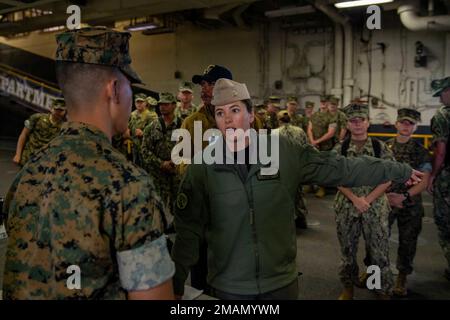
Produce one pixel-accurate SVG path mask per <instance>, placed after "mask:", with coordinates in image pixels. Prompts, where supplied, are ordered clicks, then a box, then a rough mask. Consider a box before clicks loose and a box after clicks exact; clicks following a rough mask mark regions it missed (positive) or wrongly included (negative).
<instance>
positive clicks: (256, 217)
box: [172, 79, 421, 299]
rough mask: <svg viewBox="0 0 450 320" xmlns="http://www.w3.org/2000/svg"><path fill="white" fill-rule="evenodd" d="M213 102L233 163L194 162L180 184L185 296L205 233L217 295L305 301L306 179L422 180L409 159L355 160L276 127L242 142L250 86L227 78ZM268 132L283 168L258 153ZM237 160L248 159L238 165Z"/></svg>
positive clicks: (179, 286) (179, 267) (178, 281)
mask: <svg viewBox="0 0 450 320" xmlns="http://www.w3.org/2000/svg"><path fill="white" fill-rule="evenodd" d="M212 104H213V105H214V106H215V120H216V123H217V128H218V129H219V130H220V131H221V133H222V135H223V136H224V137H226V138H225V139H216V141H215V143H218V142H221V143H222V145H223V149H224V150H225V152H224V156H223V160H225V161H219V162H221V163H218V162H216V163H214V164H205V163H202V164H191V165H189V166H188V168H187V171H186V174H185V176H184V179H183V181H182V183H181V185H180V189H179V192H178V195H177V199H176V210H175V228H176V233H177V235H176V240H175V244H174V247H173V251H172V257H173V259H174V261H175V265H176V274H175V276H174V279H173V281H174V290H175V294H176V295H177V296H178V297H181V296H182V295H183V290H184V282H185V281H186V278H187V276H188V272H189V268H190V267H191V266H192V265H194V264H195V263H196V261H197V259H198V246H199V243H200V240H201V239H203V238H204V239H206V242H207V244H208V270H209V271H208V275H207V280H208V284H209V285H210V287H211V294H212V295H213V296H215V297H217V298H219V299H297V297H298V285H297V269H296V255H297V241H296V232H295V223H294V217H295V196H296V192H297V189H298V186H299V185H300V184H320V185H329V186H336V185H340V186H348V187H351V186H361V185H378V184H380V183H382V182H386V181H390V180H393V181H399V182H406V181H409V182H411V183H412V181H417V180H420V177H421V173H419V172H417V171H414V170H412V169H411V168H410V167H409V166H408V165H405V164H401V163H396V162H392V161H384V160H381V159H377V158H372V157H360V158H355V159H347V158H344V157H342V156H339V155H337V154H336V153H335V152H319V151H317V150H316V149H315V148H313V147H311V146H309V145H305V146H299V145H296V144H293V143H291V142H289V141H288V140H286V139H284V138H283V137H278V136H276V137H275V136H273V135H276V133H272V135H270V134H269V135H263V134H258V135H256V136H250V138H249V137H248V136H247V137H244V138H243V139H244V140H243V141H244V142H245V143H244V144H240V143H239V142H241V141H240V140H239V139H237V140H236V139H234V138H230V133H231V134H234V133H235V132H236V130H237V129H242V130H244V131H247V130H249V129H250V128H251V124H252V123H253V121H254V119H255V117H254V114H253V111H252V104H251V100H250V94H249V92H248V90H247V87H246V86H245V84H241V83H238V82H235V81H232V80H228V79H219V80H218V81H217V82H216V84H215V87H214V91H213V101H212ZM241 138H242V137H241ZM266 138H267V141H269V145H270V146H271V151H272V153H271V156H272V159H278V160H277V161H274V160H273V161H274V162H277V163H276V164H275V167H276V170H267V169H268V168H267V166H268V164H267V163H266V164H263V163H264V161H263V160H262V159H260V158H258V157H257V161H253V160H254V159H255V158H254V157H253V156H254V155H255V154H257V153H258V154H261V148H263V147H264V146H265V144H264V141H265V140H266ZM273 141H274V142H278V145H277V147H278V148H276V147H275V148H274V145H275V144H273V143H271V142H273ZM223 142H225V143H223ZM216 150H217V149H216ZM274 153H276V154H274ZM240 156H242V158H240ZM236 159H245V161H244V162H243V163H241V164H239V161H238V163H237V164H236V161H233V160H236ZM222 162H223V163H222ZM255 162H256V163H255ZM230 163H233V164H230ZM270 165H271V167H273V163H272V164H270Z"/></svg>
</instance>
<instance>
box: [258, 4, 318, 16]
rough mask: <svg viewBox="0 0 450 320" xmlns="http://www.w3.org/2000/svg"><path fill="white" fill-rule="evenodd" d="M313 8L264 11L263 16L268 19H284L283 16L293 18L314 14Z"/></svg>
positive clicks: (308, 6)
mask: <svg viewBox="0 0 450 320" xmlns="http://www.w3.org/2000/svg"><path fill="white" fill-rule="evenodd" d="M315 11H316V9H314V7H313V6H311V5H307V6H303V7H287V8H281V9H278V10H272V11H266V12H265V13H264V14H265V15H266V17H268V18H277V17H285V16H294V15H298V14H305V13H312V12H315Z"/></svg>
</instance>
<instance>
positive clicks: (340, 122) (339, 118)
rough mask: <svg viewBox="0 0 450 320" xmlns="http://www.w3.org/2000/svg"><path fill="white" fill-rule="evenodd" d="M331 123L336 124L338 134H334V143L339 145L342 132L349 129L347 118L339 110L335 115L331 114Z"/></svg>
mask: <svg viewBox="0 0 450 320" xmlns="http://www.w3.org/2000/svg"><path fill="white" fill-rule="evenodd" d="M330 115H331V118H332V120H331V122H334V123H336V132H335V133H334V143H338V142H339V140H340V135H341V130H342V129H344V128H346V127H347V116H346V115H345V113H343V112H342V111H340V110H337V112H336V113H335V114H331V113H330Z"/></svg>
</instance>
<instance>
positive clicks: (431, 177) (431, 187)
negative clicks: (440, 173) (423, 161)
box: [427, 176, 435, 194]
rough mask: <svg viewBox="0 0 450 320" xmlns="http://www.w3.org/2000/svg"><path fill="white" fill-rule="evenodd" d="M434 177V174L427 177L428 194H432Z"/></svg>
mask: <svg viewBox="0 0 450 320" xmlns="http://www.w3.org/2000/svg"><path fill="white" fill-rule="evenodd" d="M434 178H435V176H430V177H429V178H428V185H427V191H428V192H429V193H430V194H433V191H434V187H433V184H434Z"/></svg>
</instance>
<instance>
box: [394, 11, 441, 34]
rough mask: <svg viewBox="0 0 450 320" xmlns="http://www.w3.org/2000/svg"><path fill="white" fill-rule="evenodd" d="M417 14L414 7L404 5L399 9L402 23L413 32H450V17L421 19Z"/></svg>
mask: <svg viewBox="0 0 450 320" xmlns="http://www.w3.org/2000/svg"><path fill="white" fill-rule="evenodd" d="M430 8H432V6H430ZM417 12H418V9H417V8H416V7H415V6H413V5H403V6H400V7H398V9H397V13H398V15H399V16H400V20H401V22H402V23H403V25H404V26H405V27H406V28H407V29H409V30H411V31H426V30H430V31H450V15H440V16H431V17H420V16H419V15H418V14H417Z"/></svg>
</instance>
